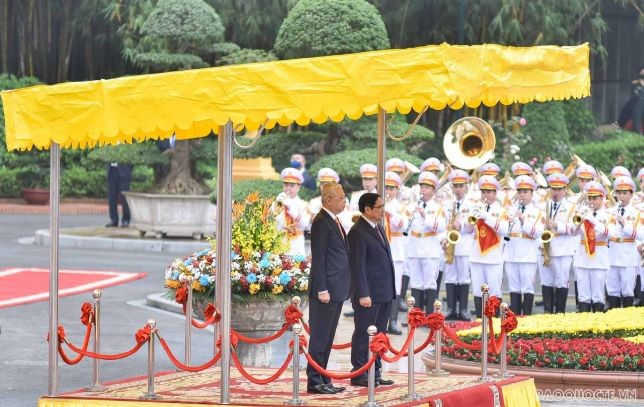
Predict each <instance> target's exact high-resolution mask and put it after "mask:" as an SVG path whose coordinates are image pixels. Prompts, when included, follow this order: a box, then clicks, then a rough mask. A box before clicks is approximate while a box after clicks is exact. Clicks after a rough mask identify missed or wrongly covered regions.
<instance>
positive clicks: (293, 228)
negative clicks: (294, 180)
mask: <svg viewBox="0 0 644 407" xmlns="http://www.w3.org/2000/svg"><path fill="white" fill-rule="evenodd" d="M282 203H283V205H284V209H283V210H282V211H281V212H280V213H279V214H278V215H277V218H276V221H277V228H278V229H280V230H287V232H286V238H287V239H288V242H289V244H290V246H289V250H288V252H287V254H290V255H306V247H305V245H304V231H305V230H306V229H307V228H309V227H310V225H309V223H310V218H309V214H308V211H307V206H308V204H307V202H306V201H304V200H303V199H302V198H300V197H299V196H296V197H295V198H288V197H286V198H284V199H282Z"/></svg>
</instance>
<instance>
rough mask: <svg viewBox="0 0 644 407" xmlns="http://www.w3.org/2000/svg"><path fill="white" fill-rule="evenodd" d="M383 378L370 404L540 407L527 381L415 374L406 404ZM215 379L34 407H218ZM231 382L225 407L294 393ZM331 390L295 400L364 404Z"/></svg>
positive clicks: (119, 386)
mask: <svg viewBox="0 0 644 407" xmlns="http://www.w3.org/2000/svg"><path fill="white" fill-rule="evenodd" d="M248 370H249V372H250V373H251V374H252V375H253V376H255V377H268V376H269V375H270V374H272V373H274V372H275V370H274V369H259V368H250V369H248ZM386 377H387V378H391V379H393V380H394V381H395V382H396V384H395V385H393V386H382V387H377V388H376V397H375V399H376V401H377V402H378V403H380V404H382V405H383V406H443V407H448V406H459V407H460V406H506V407H531V406H535V407H536V406H539V400H538V398H537V393H536V388H535V386H534V382H533V380H532V379H531V378H528V377H515V378H511V379H506V380H500V381H493V382H485V383H481V382H479V381H478V377H477V376H472V375H450V376H447V377H432V376H429V375H427V374H418V375H417V376H416V392H417V393H418V394H420V395H422V396H423V398H422V399H421V400H417V401H411V402H408V401H405V400H404V398H403V397H404V396H405V395H406V394H407V375H406V374H402V373H387V374H386ZM218 378H219V372H218V369H217V368H214V369H208V370H205V371H202V372H198V373H186V372H179V373H177V372H166V373H159V374H157V376H156V379H155V393H156V394H157V395H159V396H160V397H161V399H160V400H141V399H140V397H141V396H142V395H144V394H145V392H146V391H147V379H146V378H145V377H138V378H133V379H127V380H124V381H122V382H119V383H112V384H110V385H109V386H108V388H107V389H106V390H105V391H102V392H92V393H91V392H86V391H84V390H78V391H74V392H71V393H66V394H62V395H60V396H58V397H43V398H41V399H40V400H39V401H38V407H61V406H65V407H70V406H74V407H89V406H101V407H106V406H118V407H125V406H132V407H134V406H143V407H145V406H151V405H163V406H183V407H186V406H203V405H209V406H210V405H213V406H216V405H220V404H219V403H218V401H219V397H220V393H219V387H220V386H219V384H218ZM230 382H231V383H230V401H231V403H230V404H229V405H235V406H274V405H282V404H283V403H284V402H285V401H287V400H289V399H290V398H291V391H292V387H293V385H292V380H291V372H290V371H287V372H285V373H284V375H282V377H281V378H280V379H278V380H276V381H274V382H271V383H269V384H267V385H258V384H253V383H251V382H250V381H248V380H246V379H245V378H243V377H242V376H241V374H240V373H239V372H238V371H237V370H235V369H232V370H231V380H230ZM334 384H336V385H338V386H346V387H347V389H346V391H344V392H342V393H339V394H336V395H328V396H327V395H320V394H307V393H306V378H302V379H301V383H300V389H301V390H300V399H302V400H303V401H304V402H305V403H306V405H307V406H357V405H359V404H362V403H365V402H366V401H367V389H366V388H364V387H354V386H350V385H349V383H348V380H336V381H335V382H334ZM302 389H304V390H302ZM160 402H161V403H160Z"/></svg>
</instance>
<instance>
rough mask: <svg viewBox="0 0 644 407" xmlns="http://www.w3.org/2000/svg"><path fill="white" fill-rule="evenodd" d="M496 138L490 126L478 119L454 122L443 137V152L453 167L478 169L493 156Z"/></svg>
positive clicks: (466, 118) (464, 119)
mask: <svg viewBox="0 0 644 407" xmlns="http://www.w3.org/2000/svg"><path fill="white" fill-rule="evenodd" d="M495 146H496V137H495V136H494V131H493V130H492V126H490V125H489V124H488V123H487V122H486V121H485V120H483V119H479V118H478V117H463V118H461V119H458V120H457V121H455V122H454V123H453V124H452V125H451V126H449V128H448V129H447V131H446V132H445V136H444V137H443V152H444V153H445V156H446V157H447V159H448V160H449V162H450V163H452V164H453V165H454V166H456V167H458V168H462V169H464V170H470V169H474V168H478V167H480V166H481V165H483V164H485V163H486V162H488V161H489V160H490V159H491V158H492V156H493V155H494V147H495Z"/></svg>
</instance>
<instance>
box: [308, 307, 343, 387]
mask: <svg viewBox="0 0 644 407" xmlns="http://www.w3.org/2000/svg"><path fill="white" fill-rule="evenodd" d="M309 298H310V301H311V302H310V304H309V326H310V328H311V335H310V337H309V354H310V355H311V358H313V360H315V362H316V363H317V364H318V365H320V366H321V367H323V368H325V369H326V367H327V364H328V363H329V355H330V354H331V346H333V339H334V338H335V330H336V328H337V327H338V320H339V319H340V312H341V311H342V302H339V301H329V302H328V303H326V304H324V303H322V302H320V300H318V299H317V298H316V297H309ZM306 376H307V377H308V383H307V384H308V386H309V387H312V386H317V385H320V384H324V383H327V384H328V383H331V379H329V378H328V377H325V376H322V375H321V374H320V373H318V371H317V370H315V369H314V368H313V367H312V366H311V365H310V364H309V365H307V366H306Z"/></svg>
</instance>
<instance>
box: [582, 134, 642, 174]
mask: <svg viewBox="0 0 644 407" xmlns="http://www.w3.org/2000/svg"><path fill="white" fill-rule="evenodd" d="M572 152H573V153H575V154H577V155H578V156H579V157H581V159H582V160H584V161H585V162H586V163H588V164H590V165H592V166H594V167H595V168H596V169H597V170H602V171H604V172H605V173H607V174H608V173H609V172H610V170H611V169H612V168H613V167H614V166H616V165H622V166H624V167H626V168H628V169H629V170H630V171H631V174H633V175H636V174H637V172H638V171H639V169H640V168H641V166H642V163H643V162H644V136H642V135H640V134H637V133H632V132H629V131H624V130H616V131H614V132H611V133H608V134H607V135H606V139H605V140H602V141H595V142H591V143H585V144H576V145H574V146H573V147H572Z"/></svg>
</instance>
